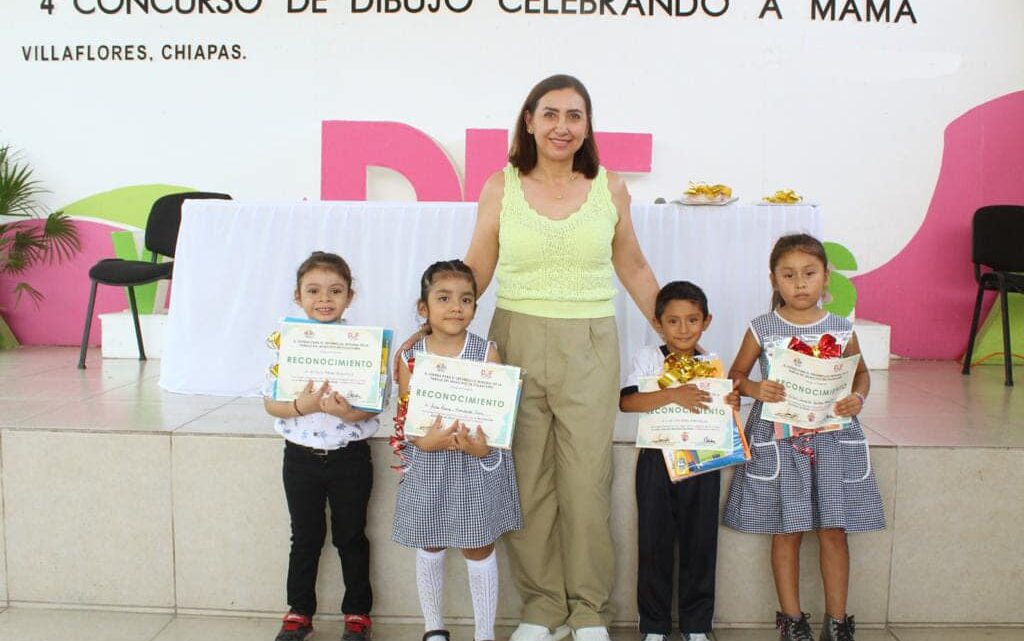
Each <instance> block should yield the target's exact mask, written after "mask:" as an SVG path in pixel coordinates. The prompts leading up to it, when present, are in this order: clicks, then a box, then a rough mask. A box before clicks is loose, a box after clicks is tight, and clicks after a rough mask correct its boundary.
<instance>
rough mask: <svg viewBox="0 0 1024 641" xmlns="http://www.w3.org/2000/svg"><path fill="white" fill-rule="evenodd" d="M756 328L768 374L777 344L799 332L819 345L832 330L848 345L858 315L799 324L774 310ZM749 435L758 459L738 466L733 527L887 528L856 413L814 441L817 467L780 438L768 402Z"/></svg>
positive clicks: (750, 422) (729, 519)
mask: <svg viewBox="0 0 1024 641" xmlns="http://www.w3.org/2000/svg"><path fill="white" fill-rule="evenodd" d="M750 330H751V332H753V333H754V336H755V338H756V339H757V341H758V343H760V344H761V348H762V349H761V356H760V357H759V358H758V362H759V363H760V365H761V376H762V377H764V375H765V372H767V370H768V353H769V352H770V350H772V349H774V348H775V347H777V346H782V347H785V346H786V345H787V344H788V343H789V340H790V338H792V337H793V336H796V337H798V338H799V339H800V340H802V341H804V342H805V343H807V344H808V345H814V344H816V343H817V342H818V339H819V338H820V337H821V335H822V334H831V335H832V336H834V337H835V339H836V341H837V342H838V343H839V344H840V345H841V346H842V347H843V349H845V348H846V344H847V342H849V340H850V337H851V336H852V335H853V325H852V324H851V323H850V321H848V320H847V319H845V318H840V317H838V316H833V315H832V314H828V315H826V316H825V317H824V318H823V319H821V320H820V321H818V322H816V323H813V324H810V325H794V324H792V323H790V322H788V321H786V320H784V319H783V318H782V317H781V316H779V315H778V314H777V313H775V312H770V313H768V314H764V315H762V316H758V317H757V318H755V319H754V320H753V321H751V323H750ZM746 434H747V439H748V441H749V442H750V453H751V459H750V460H749V461H748V462H747V463H746V464H745V465H743V466H742V467H738V468H736V474H735V476H734V477H733V480H732V485H731V486H730V487H729V498H728V500H727V501H726V504H725V517H724V518H723V521H722V522H723V523H724V524H725V525H726V526H728V527H731V528H733V529H735V530H740V531H742V532H754V533H758V534H789V533H792V532H807V531H810V530H818V529H824V528H838V529H842V530H846V531H847V532H864V531H869V530H881V529H884V528H885V514H884V512H883V509H882V497H881V496H880V495H879V493H878V484H877V483H876V482H875V473H874V471H872V469H871V458H870V456H869V453H868V442H867V439H866V438H865V437H864V430H863V429H861V426H860V422H858V421H857V419H856V417H855V418H854V419H853V423H851V424H850V426H849V427H847V428H844V429H842V430H839V431H835V432H825V433H823V434H817V435H816V436H814V437H813V438H812V439H811V446H812V447H813V448H814V452H815V459H816V463H815V464H814V465H811V459H810V457H809V456H807V455H806V454H802V453H800V452H798V451H797V450H796V449H794V448H793V447H792V439H784V440H781V441H776V440H775V439H774V436H775V430H774V426H773V424H772V423H771V422H770V421H765V420H762V419H761V402H760V401H755V402H754V407H753V409H751V411H750V417H749V418H748V419H747V426H746Z"/></svg>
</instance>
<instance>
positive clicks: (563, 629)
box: [551, 625, 572, 641]
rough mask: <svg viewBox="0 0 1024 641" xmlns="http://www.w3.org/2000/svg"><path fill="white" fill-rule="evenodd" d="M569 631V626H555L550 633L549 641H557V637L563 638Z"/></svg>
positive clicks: (570, 630)
mask: <svg viewBox="0 0 1024 641" xmlns="http://www.w3.org/2000/svg"><path fill="white" fill-rule="evenodd" d="M571 632H572V629H571V628H570V627H569V626H567V625H560V626H558V627H557V628H555V631H554V632H552V633H551V641H558V640H559V639H564V638H565V637H567V636H569V634H570V633H571Z"/></svg>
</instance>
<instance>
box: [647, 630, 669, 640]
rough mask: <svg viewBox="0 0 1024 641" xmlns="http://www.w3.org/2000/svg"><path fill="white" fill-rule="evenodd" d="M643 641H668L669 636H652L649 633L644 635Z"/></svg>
mask: <svg viewBox="0 0 1024 641" xmlns="http://www.w3.org/2000/svg"><path fill="white" fill-rule="evenodd" d="M643 641H668V635H667V634H651V633H649V632H648V633H647V634H645V635H644V638H643Z"/></svg>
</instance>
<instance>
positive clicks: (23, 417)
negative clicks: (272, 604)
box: [0, 347, 1024, 447]
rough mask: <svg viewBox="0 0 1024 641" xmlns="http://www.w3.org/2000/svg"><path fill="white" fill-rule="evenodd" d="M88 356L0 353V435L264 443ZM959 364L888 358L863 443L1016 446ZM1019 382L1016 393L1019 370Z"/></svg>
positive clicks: (253, 409) (1010, 413)
mask: <svg viewBox="0 0 1024 641" xmlns="http://www.w3.org/2000/svg"><path fill="white" fill-rule="evenodd" d="M97 352H98V350H92V352H91V353H90V355H89V359H88V365H89V367H88V369H86V370H78V369H75V367H74V365H75V363H76V362H77V356H78V350H77V349H76V348H71V347H65V348H60V347H28V348H22V349H20V350H14V351H4V352H0V428H15V429H35V428H43V429H59V430H75V431H104V432H143V433H148V432H178V433H196V434H225V435H232V436H239V435H242V436H245V435H251V436H267V437H272V436H273V432H272V430H271V428H270V424H269V421H267V420H265V418H266V415H265V413H264V411H263V408H262V405H261V402H260V400H259V399H256V398H231V397H224V396H190V395H182V394H172V393H170V392H165V391H164V390H162V389H160V384H159V377H160V361H158V360H156V361H149V362H144V363H142V362H139V361H135V360H113V359H106V360H104V359H101V358H100V357H99V354H98V353H97ZM959 367H960V366H959V364H958V363H956V362H953V361H894V362H893V363H892V366H891V369H889V370H875V371H872V372H871V383H872V385H871V393H870V395H869V399H868V403H867V405H866V406H865V408H864V412H863V414H862V415H861V419H862V422H863V424H864V426H865V428H866V430H867V435H868V439H869V441H870V442H871V444H872V445H875V446H883V447H884V446H922V447H927V446H943V447H948V446H962V447H1024V429H1022V428H1024V393H1020V392H1019V391H1017V388H1015V387H1005V386H1004V385H1003V384H1002V382H1003V368H1002V367H1001V366H980V367H976V368H975V369H974V370H973V373H972V374H971V375H970V376H962V375H960V373H959ZM1017 370H1021V368H1020V367H1018V368H1017ZM1018 378H1020V379H1021V382H1020V385H1018V387H1020V386H1024V372H1021V373H1020V374H1019V376H1018ZM385 424H387V423H385ZM632 429H633V428H632V423H630V422H629V421H627V420H620V421H619V424H618V425H617V427H616V435H615V436H616V441H619V442H629V441H631V440H632V439H633V436H634V433H633V432H632Z"/></svg>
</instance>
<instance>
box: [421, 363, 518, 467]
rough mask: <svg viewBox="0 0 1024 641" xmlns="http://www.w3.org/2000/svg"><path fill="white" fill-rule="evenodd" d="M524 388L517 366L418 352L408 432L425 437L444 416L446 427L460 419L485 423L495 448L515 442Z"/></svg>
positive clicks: (472, 423)
mask: <svg viewBox="0 0 1024 641" xmlns="http://www.w3.org/2000/svg"><path fill="white" fill-rule="evenodd" d="M520 388H521V377H520V370H519V368H518V367H515V366H512V365H499V364H497V363H488V362H482V361H470V360H461V359H458V358H446V357H444V356H435V355H434V354H430V353H427V352H420V353H418V354H416V364H415V366H414V367H413V370H412V378H411V379H410V380H409V412H408V414H407V415H406V418H405V433H406V434H408V435H409V436H423V435H424V434H425V433H426V431H427V429H428V428H429V427H430V426H431V425H432V424H433V423H434V421H435V420H436V419H437V417H438V416H440V417H441V422H442V424H443V425H444V426H445V427H448V426H449V425H451V424H452V422H453V421H460V422H462V423H464V424H465V425H466V427H467V428H469V430H470V432H474V433H475V432H476V427H477V426H478V425H479V426H480V427H481V428H483V431H484V433H485V434H486V435H487V443H488V444H489V445H490V446H491V447H498V448H503V449H508V448H511V447H512V434H513V431H514V430H515V422H516V409H517V408H518V406H519V391H520Z"/></svg>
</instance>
